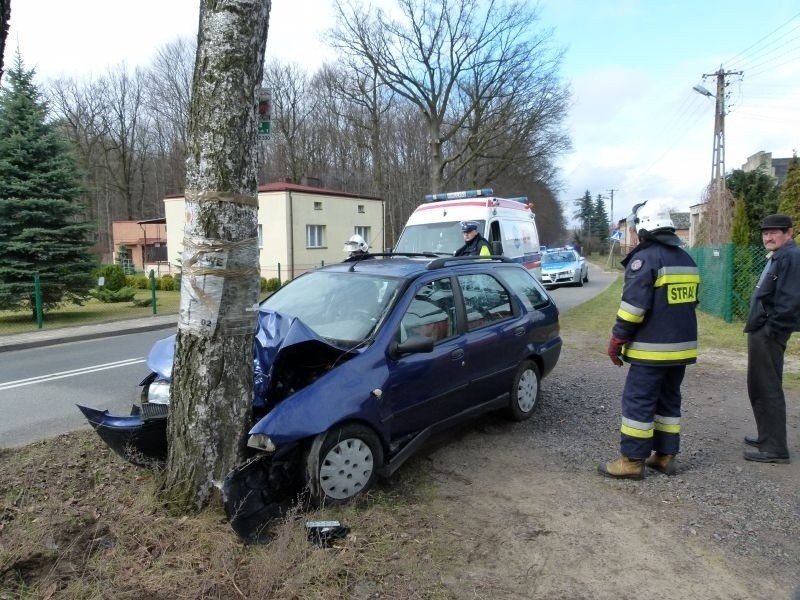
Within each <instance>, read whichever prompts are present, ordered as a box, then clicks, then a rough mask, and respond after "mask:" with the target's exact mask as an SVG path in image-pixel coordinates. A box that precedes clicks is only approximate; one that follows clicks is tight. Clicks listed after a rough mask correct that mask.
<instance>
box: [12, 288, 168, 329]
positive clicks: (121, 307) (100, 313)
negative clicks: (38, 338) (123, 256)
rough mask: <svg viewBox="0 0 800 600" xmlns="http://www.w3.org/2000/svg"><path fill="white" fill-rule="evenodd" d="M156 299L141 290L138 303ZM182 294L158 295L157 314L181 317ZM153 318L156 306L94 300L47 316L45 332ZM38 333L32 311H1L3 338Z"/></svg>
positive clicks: (53, 311)
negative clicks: (61, 328)
mask: <svg viewBox="0 0 800 600" xmlns="http://www.w3.org/2000/svg"><path fill="white" fill-rule="evenodd" d="M151 296H152V292H151V291H150V290H137V291H136V300H139V301H143V300H144V301H146V300H149V299H150V298H151ZM180 296H181V294H180V292H177V291H176V292H162V291H157V292H156V310H157V314H160V315H162V314H171V313H177V312H178V307H179V305H180ZM152 314H153V307H152V306H135V305H134V304H133V303H132V302H110V303H104V302H100V301H99V300H96V299H94V298H90V299H89V300H87V301H86V302H85V303H84V304H83V305H82V306H78V305H76V304H70V305H65V306H62V307H60V308H57V309H54V310H51V311H48V312H46V313H45V314H44V318H43V325H42V328H43V329H56V328H59V327H71V326H75V325H90V324H92V323H102V322H107V321H119V320H122V319H133V318H136V317H147V316H150V315H152ZM37 329H38V327H37V323H36V319H35V318H32V317H31V313H30V312H28V311H22V312H10V311H0V335H7V334H12V333H27V332H30V331H36V330H37Z"/></svg>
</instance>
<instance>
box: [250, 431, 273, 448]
mask: <svg viewBox="0 0 800 600" xmlns="http://www.w3.org/2000/svg"><path fill="white" fill-rule="evenodd" d="M247 447H248V448H254V449H255V450H261V451H263V452H275V449H276V446H275V444H274V443H273V442H272V440H271V439H269V436H268V435H265V434H263V433H254V434H253V435H251V436H249V437H248V438H247Z"/></svg>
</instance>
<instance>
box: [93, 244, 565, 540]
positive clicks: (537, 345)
mask: <svg viewBox="0 0 800 600" xmlns="http://www.w3.org/2000/svg"><path fill="white" fill-rule="evenodd" d="M174 337H175V336H172V337H170V338H167V339H164V340H161V341H159V342H157V343H156V344H155V345H154V347H153V349H152V351H151V352H150V355H149V357H148V362H147V364H148V366H149V367H150V369H151V370H152V373H151V374H150V375H148V377H147V378H145V380H144V381H143V382H142V383H143V391H142V398H141V405H140V406H135V407H134V409H133V411H132V414H131V415H127V416H114V415H110V414H108V412H107V411H100V410H97V409H92V408H88V407H81V410H82V411H83V412H84V414H85V415H86V417H87V418H88V420H89V422H90V423H91V424H92V426H93V427H94V428H95V430H96V431H97V433H98V434H99V435H100V436H101V437H102V438H103V439H104V440H105V441H106V442H107V443H108V444H109V445H110V446H111V447H112V448H113V449H114V450H116V451H117V452H118V453H119V454H120V455H122V456H123V457H125V458H127V459H129V460H133V461H134V462H138V463H139V464H146V463H147V462H148V461H152V460H163V459H164V457H165V456H166V451H167V438H166V420H167V413H168V404H169V384H170V375H171V370H172V359H173V350H174V344H175V340H174ZM561 343H562V342H561V337H560V333H559V321H558V310H557V308H556V306H555V304H554V302H553V300H552V299H551V298H550V296H549V295H548V293H547V292H546V291H545V290H544V289H543V288H542V286H541V285H540V284H539V282H538V281H537V280H536V279H535V277H534V276H533V275H532V274H531V273H530V272H529V271H528V270H527V269H525V268H524V267H522V266H521V265H519V264H517V263H514V262H512V261H511V260H510V259H507V258H504V257H490V258H485V257H483V258H481V257H436V256H435V255H423V256H420V255H397V254H386V255H370V254H367V255H364V256H363V257H359V259H358V260H355V261H352V262H344V263H339V264H334V265H328V266H325V267H323V268H320V269H317V270H314V271H311V272H308V273H305V274H304V275H301V276H300V277H298V278H296V279H294V280H293V281H291V282H289V283H288V284H287V285H285V286H284V287H282V288H280V289H279V290H278V291H277V292H276V293H275V294H273V295H272V296H270V297H269V298H268V299H267V300H266V301H264V302H263V303H262V304H261V306H260V310H259V313H258V328H257V331H256V335H255V344H254V364H255V385H254V398H253V409H252V419H253V425H252V428H251V429H250V431H249V439H248V448H249V450H250V451H251V452H252V454H253V458H252V459H251V460H250V461H248V463H247V464H246V465H243V466H241V467H237V468H236V469H234V470H233V471H232V472H231V473H230V474H229V475H228V477H227V478H226V479H225V481H224V483H223V496H224V497H225V502H226V511H227V512H228V516H229V518H231V523H232V525H233V526H234V529H235V530H236V531H237V533H239V534H240V535H242V536H243V537H249V536H251V535H252V534H253V531H255V530H256V529H257V528H258V527H260V526H261V525H263V523H264V521H266V520H268V519H269V518H271V517H273V516H276V515H277V514H278V512H279V511H278V510H277V509H276V505H277V504H278V503H279V502H282V501H284V500H285V498H286V497H288V496H290V495H291V494H293V493H294V492H295V489H294V486H300V489H301V490H305V492H306V493H307V494H308V495H309V496H310V499H311V500H312V502H313V503H315V504H316V505H318V506H321V505H327V504H338V503H343V502H346V501H349V500H351V499H352V498H353V497H355V496H357V495H358V494H362V493H364V492H365V491H367V490H368V489H370V487H371V486H372V485H373V483H374V482H375V480H376V478H377V477H379V476H382V477H388V476H390V475H391V474H392V473H393V472H395V471H396V469H397V468H398V467H400V465H401V464H402V463H403V462H404V461H405V460H406V459H407V458H408V457H409V456H410V455H411V454H412V453H413V452H414V451H415V450H417V449H418V448H419V447H420V446H421V445H422V444H423V442H424V441H425V440H426V439H427V438H429V437H430V436H431V435H432V434H433V433H436V432H439V431H440V430H443V429H445V428H447V427H450V426H452V425H453V424H455V423H458V422H460V421H463V420H465V419H469V418H474V417H476V416H478V415H481V414H484V413H487V412H489V411H502V412H503V413H504V414H505V415H506V416H507V417H508V418H510V419H511V420H514V421H522V420H525V419H528V418H529V417H530V416H531V414H532V413H533V411H534V409H535V408H536V405H537V401H538V400H539V397H540V382H541V378H542V377H544V376H545V375H547V374H548V373H549V372H550V371H551V370H552V369H553V367H554V366H555V365H556V362H557V361H558V358H559V354H560V351H561Z"/></svg>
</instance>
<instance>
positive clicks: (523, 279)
mask: <svg viewBox="0 0 800 600" xmlns="http://www.w3.org/2000/svg"><path fill="white" fill-rule="evenodd" d="M497 271H498V273H499V274H500V276H501V277H502V278H503V280H504V281H505V282H506V283H507V284H508V286H509V287H510V288H511V289H512V290H514V293H516V294H517V295H518V296H519V297H520V299H521V300H522V303H523V304H524V305H525V307H526V308H527V309H528V310H533V309H534V308H538V307H540V306H544V305H546V304H547V303H548V302H550V300H549V299H548V297H547V293H546V292H545V291H544V290H543V289H542V286H541V285H539V282H538V281H536V278H535V277H534V276H533V274H532V273H531V272H530V271H528V270H526V269H503V268H501V269H498V270H497Z"/></svg>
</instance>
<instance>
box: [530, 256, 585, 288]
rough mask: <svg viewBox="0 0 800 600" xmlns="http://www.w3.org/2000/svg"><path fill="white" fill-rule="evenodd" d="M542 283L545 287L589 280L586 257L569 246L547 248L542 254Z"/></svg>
mask: <svg viewBox="0 0 800 600" xmlns="http://www.w3.org/2000/svg"><path fill="white" fill-rule="evenodd" d="M541 279H542V283H543V284H544V286H545V287H548V288H549V287H554V286H557V285H580V286H582V285H583V284H584V283H588V281H589V265H588V264H586V259H585V258H584V257H582V256H581V255H580V254H578V253H577V252H576V251H575V250H574V249H573V248H571V247H570V246H565V247H563V248H551V249H548V250H547V252H545V253H544V254H543V255H542V271H541Z"/></svg>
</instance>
